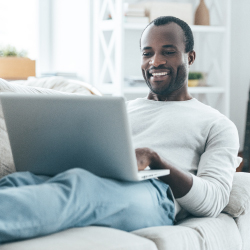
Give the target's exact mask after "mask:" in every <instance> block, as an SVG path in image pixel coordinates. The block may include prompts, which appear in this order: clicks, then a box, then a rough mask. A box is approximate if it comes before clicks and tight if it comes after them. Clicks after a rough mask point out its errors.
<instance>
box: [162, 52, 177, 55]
mask: <svg viewBox="0 0 250 250" xmlns="http://www.w3.org/2000/svg"><path fill="white" fill-rule="evenodd" d="M174 53H175V51H165V52H164V54H166V55H172V54H174Z"/></svg>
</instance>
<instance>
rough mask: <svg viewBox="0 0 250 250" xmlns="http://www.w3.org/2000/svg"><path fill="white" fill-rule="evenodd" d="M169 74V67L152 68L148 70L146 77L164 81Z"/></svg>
mask: <svg viewBox="0 0 250 250" xmlns="http://www.w3.org/2000/svg"><path fill="white" fill-rule="evenodd" d="M169 75H170V70H169V69H158V70H156V69H154V70H149V71H148V78H149V79H150V80H152V81H164V80H166V79H167V78H168V77H169Z"/></svg>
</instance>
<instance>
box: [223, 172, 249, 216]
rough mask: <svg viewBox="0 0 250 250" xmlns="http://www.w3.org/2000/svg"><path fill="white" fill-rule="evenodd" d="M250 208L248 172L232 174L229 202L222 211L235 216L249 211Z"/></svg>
mask: <svg viewBox="0 0 250 250" xmlns="http://www.w3.org/2000/svg"><path fill="white" fill-rule="evenodd" d="M249 208H250V174H249V173H239V172H236V173H235V174H234V180H233V187H232V190H231V193H230V197H229V203H228V205H227V206H226V207H225V208H224V210H223V211H222V212H224V213H227V214H230V215H231V216H232V217H234V218H237V217H239V216H240V215H242V214H245V213H247V212H248V211H249Z"/></svg>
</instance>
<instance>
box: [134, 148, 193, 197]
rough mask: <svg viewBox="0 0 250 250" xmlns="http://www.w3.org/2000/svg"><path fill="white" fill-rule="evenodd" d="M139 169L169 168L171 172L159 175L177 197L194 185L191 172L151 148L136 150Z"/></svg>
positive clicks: (184, 193)
mask: <svg viewBox="0 0 250 250" xmlns="http://www.w3.org/2000/svg"><path fill="white" fill-rule="evenodd" d="M135 154H136V159H137V165H138V170H144V169H145V168H146V167H147V166H149V167H150V168H151V169H169V170H170V174H169V175H165V176H161V177H159V179H160V180H162V181H163V182H165V183H167V184H168V185H169V186H170V187H171V189H172V192H173V194H174V197H175V198H180V197H183V196H184V195H186V194H187V193H188V192H189V190H190V189H191V187H192V185H193V178H192V176H191V174H190V173H188V172H185V171H184V170H180V169H177V168H176V167H173V166H171V165H170V164H168V163H167V162H166V161H165V160H164V159H162V158H161V157H160V156H159V155H158V154H157V153H156V152H155V151H153V150H152V149H150V148H137V149H136V150H135Z"/></svg>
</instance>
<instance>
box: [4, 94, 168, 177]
mask: <svg viewBox="0 0 250 250" xmlns="http://www.w3.org/2000/svg"><path fill="white" fill-rule="evenodd" d="M0 101H1V104H2V109H3V114H4V117H5V122H6V127H7V131H8V135H9V140H10V145H11V149H12V154H13V158H14V163H15V167H16V170H17V171H30V172H32V173H34V174H38V175H48V176H54V175H56V174H58V173H60V172H63V171H65V170H68V169H71V168H83V169H86V170H88V171H90V172H92V173H94V174H95V175H98V176H101V177H106V178H113V179H118V180H124V181H139V180H145V179H149V178H154V177H157V176H163V175H167V174H169V170H144V171H139V172H138V168H137V163H136V157H135V149H134V148H133V145H132V138H131V131H130V126H129V121H128V117H127V112H126V106H125V102H124V99H123V98H122V97H95V96H72V95H27V94H0Z"/></svg>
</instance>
